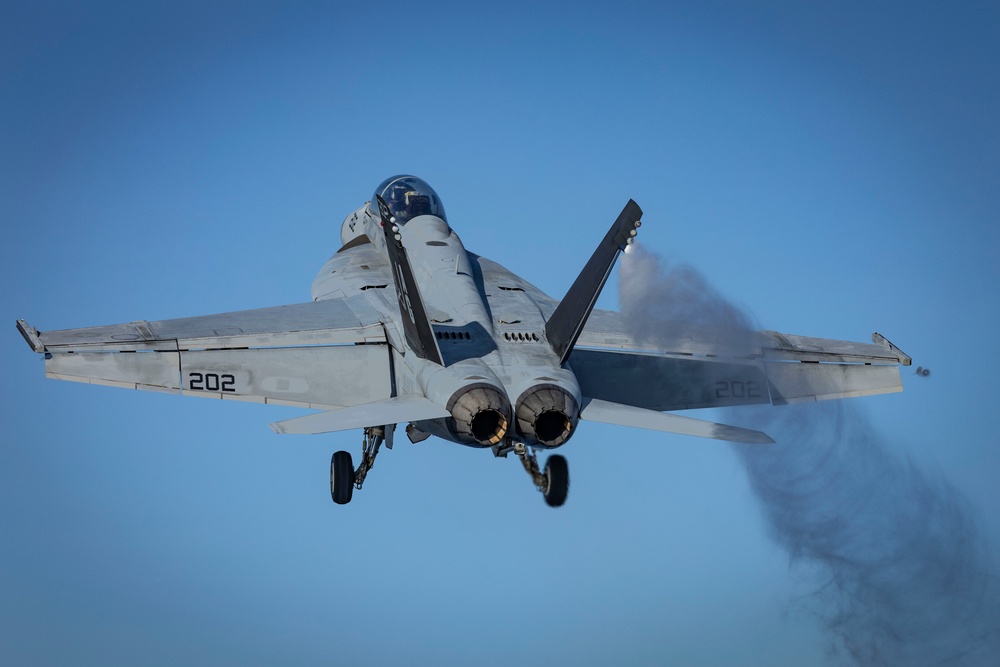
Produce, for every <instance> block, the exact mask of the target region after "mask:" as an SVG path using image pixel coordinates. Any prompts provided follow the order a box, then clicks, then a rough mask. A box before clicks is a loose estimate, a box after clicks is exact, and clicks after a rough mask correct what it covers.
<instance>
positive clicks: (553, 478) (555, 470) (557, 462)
mask: <svg viewBox="0 0 1000 667" xmlns="http://www.w3.org/2000/svg"><path fill="white" fill-rule="evenodd" d="M545 479H546V480H548V482H549V483H548V486H547V487H546V488H545V494H544V495H545V502H546V503H548V505H549V507H561V506H562V504H563V503H564V502H566V495H567V494H568V493H569V466H568V465H567V464H566V459H565V457H562V456H560V455H559V454H553V455H552V456H550V457H549V460H548V461H546V462H545Z"/></svg>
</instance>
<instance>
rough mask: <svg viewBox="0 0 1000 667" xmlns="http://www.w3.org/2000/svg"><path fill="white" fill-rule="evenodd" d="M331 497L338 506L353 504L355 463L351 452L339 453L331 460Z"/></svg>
mask: <svg viewBox="0 0 1000 667" xmlns="http://www.w3.org/2000/svg"><path fill="white" fill-rule="evenodd" d="M330 495H331V496H332V497H333V502H335V503H337V504H338V505H346V504H347V503H349V502H351V496H352V495H354V461H352V460H351V453H350V452H337V453H335V454H334V455H333V458H332V459H330Z"/></svg>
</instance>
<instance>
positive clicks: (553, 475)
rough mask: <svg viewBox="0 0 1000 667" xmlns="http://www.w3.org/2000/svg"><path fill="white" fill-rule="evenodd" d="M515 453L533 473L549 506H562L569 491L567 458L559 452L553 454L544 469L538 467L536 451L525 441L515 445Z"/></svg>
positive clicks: (529, 471) (528, 470)
mask: <svg viewBox="0 0 1000 667" xmlns="http://www.w3.org/2000/svg"><path fill="white" fill-rule="evenodd" d="M514 453H515V454H517V456H518V458H520V459H521V465H523V466H524V469H525V470H526V471H527V472H528V474H529V475H531V481H533V482H534V483H535V487H537V488H538V490H539V491H541V492H542V495H543V496H545V502H546V503H547V504H548V505H549V507H561V506H562V504H563V503H565V502H566V495H567V494H568V493H569V466H568V465H567V464H566V458H565V457H563V456H560V455H559V454H553V455H551V456H550V457H549V458H548V460H547V461H546V462H545V470H544V471H543V470H540V469H539V468H538V458H537V457H536V456H535V453H534V452H533V451H531V450H530V449H528V447H527V446H526V445H524V444H523V443H517V444H515V445H514Z"/></svg>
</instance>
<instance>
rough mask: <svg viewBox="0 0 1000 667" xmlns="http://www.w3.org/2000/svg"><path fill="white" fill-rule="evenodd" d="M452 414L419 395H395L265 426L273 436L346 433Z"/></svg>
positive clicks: (439, 417)
mask: <svg viewBox="0 0 1000 667" xmlns="http://www.w3.org/2000/svg"><path fill="white" fill-rule="evenodd" d="M450 416H451V413H450V412H448V411H447V410H445V409H444V408H443V407H441V406H440V405H437V404H435V403H433V402H431V401H429V400H427V399H426V398H424V397H423V396H420V395H418V394H407V395H405V396H395V397H393V398H386V399H384V400H381V401H372V402H371V403H362V404H361V405H355V406H353V407H350V408H341V409H340V410H330V411H327V412H317V413H316V414H312V415H306V416H304V417H296V418H295V419H286V420H285V421H280V422H275V423H273V424H268V426H270V427H271V430H272V431H274V432H275V433H299V434H305V435H312V434H316V433H331V432H333V431H348V430H351V429H355V428H365V427H368V426H383V425H385V424H405V423H406V422H415V421H423V420H425V419H441V418H443V417H450Z"/></svg>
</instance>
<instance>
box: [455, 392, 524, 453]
mask: <svg viewBox="0 0 1000 667" xmlns="http://www.w3.org/2000/svg"><path fill="white" fill-rule="evenodd" d="M447 409H448V411H449V412H451V416H452V419H453V420H454V426H453V432H454V434H455V436H456V437H458V438H459V440H461V441H462V442H464V443H467V444H478V445H483V446H487V447H488V446H490V445H495V444H497V443H498V442H500V441H501V440H503V438H504V436H505V435H507V429H508V428H509V426H510V421H509V419H510V417H509V415H510V401H509V400H507V397H506V396H505V395H504V394H503V392H501V391H500V390H499V389H497V388H496V387H494V386H492V385H489V384H486V383H477V384H473V385H469V386H466V387H462V389H460V390H459V391H456V392H455V393H454V394H452V396H451V399H450V400H449V401H448V405H447Z"/></svg>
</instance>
